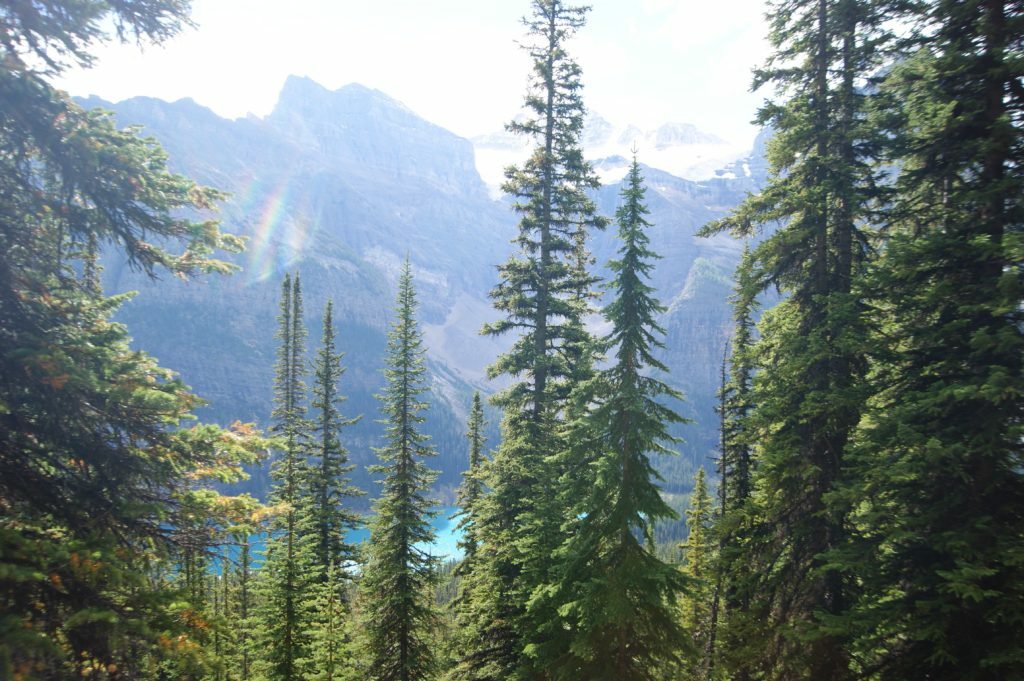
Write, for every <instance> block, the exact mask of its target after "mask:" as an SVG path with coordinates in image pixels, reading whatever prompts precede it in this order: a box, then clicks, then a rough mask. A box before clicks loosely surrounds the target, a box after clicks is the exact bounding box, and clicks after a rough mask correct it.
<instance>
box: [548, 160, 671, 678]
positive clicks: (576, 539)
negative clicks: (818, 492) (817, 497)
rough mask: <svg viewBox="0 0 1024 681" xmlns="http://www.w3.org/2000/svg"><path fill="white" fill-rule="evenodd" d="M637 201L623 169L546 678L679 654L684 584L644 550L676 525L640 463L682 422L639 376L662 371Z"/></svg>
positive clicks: (577, 442)
mask: <svg viewBox="0 0 1024 681" xmlns="http://www.w3.org/2000/svg"><path fill="white" fill-rule="evenodd" d="M644 191H645V190H644V187H643V184H642V177H641V174H640V166H639V164H638V163H637V162H636V160H635V159H634V161H633V165H632V167H631V169H630V174H629V181H628V184H627V186H626V187H625V188H624V189H623V197H622V198H623V203H622V205H621V207H620V208H619V210H618V211H617V212H616V219H617V221H618V224H619V238H620V239H621V241H622V245H621V247H620V249H619V255H620V257H619V259H617V260H613V261H611V262H610V263H609V267H610V269H611V270H612V272H614V274H615V277H614V279H613V281H612V282H610V286H609V288H610V289H611V290H612V291H613V292H614V293H615V297H614V299H613V300H612V302H611V303H610V304H609V305H608V307H607V308H606V309H605V317H606V318H607V319H608V321H609V322H610V323H611V326H612V330H611V332H610V336H609V338H608V339H607V345H608V346H609V347H612V348H614V357H615V363H614V365H613V366H612V367H610V368H608V369H606V370H604V371H602V372H601V374H600V377H599V379H598V381H599V386H598V387H597V388H596V389H594V390H593V391H592V393H591V395H592V402H593V404H592V406H591V408H590V410H589V412H588V413H587V414H586V415H585V416H583V417H581V420H582V423H579V424H576V425H575V426H574V427H573V429H572V433H573V437H572V439H573V440H574V442H573V443H572V444H571V445H570V446H574V447H579V448H583V449H594V448H596V451H595V452H593V453H592V454H591V455H590V459H589V465H590V467H592V469H593V472H592V474H584V475H586V477H587V479H589V480H592V481H593V484H592V486H591V487H590V489H589V490H588V491H587V493H586V494H584V495H581V496H580V497H579V498H578V499H577V500H576V503H575V504H574V505H573V506H572V508H571V511H572V512H571V514H570V517H571V520H570V521H569V523H567V529H568V539H567V540H566V541H565V543H564V546H563V547H562V549H561V550H560V552H559V558H560V565H559V573H558V576H559V579H558V581H557V582H556V583H554V584H553V585H552V587H551V588H550V589H549V590H550V591H551V592H553V593H554V596H553V599H552V600H553V601H554V602H555V603H556V604H557V605H558V612H559V613H560V615H561V616H562V617H563V618H564V619H563V623H562V626H561V629H562V631H563V632H565V633H564V634H562V636H564V637H568V641H567V642H566V644H565V645H560V644H559V643H558V642H557V641H549V642H548V644H547V645H546V646H544V647H543V648H541V647H539V646H538V650H539V652H541V653H544V654H545V655H546V657H542V658H541V661H542V662H543V663H544V664H546V665H547V666H548V669H549V670H550V671H551V672H552V675H553V676H555V677H556V678H563V679H580V678H586V679H595V680H596V679H608V680H611V679H616V680H618V681H629V680H630V679H655V678H661V676H662V675H663V674H664V673H665V670H666V669H668V668H672V667H677V666H678V665H679V663H680V662H681V659H680V656H681V654H683V653H685V652H686V651H687V650H688V647H689V646H688V640H687V638H686V636H685V634H684V632H683V631H682V629H681V628H680V624H679V613H678V606H677V603H678V600H679V597H680V595H681V594H682V593H683V591H684V589H685V587H686V580H685V578H684V577H683V575H682V574H681V573H680V572H679V571H678V570H677V569H676V568H675V567H674V566H672V565H669V564H666V563H664V562H662V561H661V560H660V559H659V558H658V557H657V556H655V555H654V549H653V524H654V523H655V522H657V521H659V520H663V519H672V518H675V517H676V514H675V512H674V511H673V510H672V509H671V508H670V507H669V506H668V505H667V504H666V503H665V501H664V500H663V499H662V497H661V494H660V491H659V489H658V486H657V482H658V481H660V480H661V476H660V475H659V474H658V473H657V471H656V470H655V468H654V466H653V465H652V462H651V457H650V454H651V453H655V454H668V453H669V451H668V450H667V449H666V447H665V443H668V442H673V441H674V439H673V438H672V437H670V436H669V434H668V431H667V426H668V424H670V423H680V422H683V419H682V418H681V417H680V416H679V415H678V414H676V413H675V412H674V411H673V410H672V409H670V408H669V407H667V406H665V405H664V404H662V403H661V402H660V401H659V400H660V399H663V398H666V397H667V398H675V399H679V398H681V395H680V394H679V393H678V392H677V391H675V390H674V389H672V388H670V387H669V386H668V385H667V384H665V383H664V382H662V381H660V380H658V379H657V378H655V377H653V376H650V375H649V373H650V371H652V370H654V371H666V368H665V366H664V365H663V364H662V363H661V362H660V361H659V360H657V359H656V358H655V357H654V356H653V354H652V353H653V351H654V349H655V348H657V347H660V346H661V341H660V340H659V339H658V337H657V336H658V335H661V334H663V333H664V331H663V330H662V329H661V327H660V326H658V324H657V322H656V321H655V316H656V315H657V314H659V313H661V312H663V311H664V308H663V307H662V306H661V305H660V304H659V303H658V301H657V300H656V299H655V298H654V297H653V292H654V291H653V288H652V287H651V286H650V285H648V284H647V283H646V281H645V279H647V278H648V277H649V276H650V271H651V268H652V263H651V260H652V259H653V258H656V257H657V256H656V255H655V254H654V253H653V252H652V251H651V250H650V248H649V246H648V243H649V241H648V237H647V235H646V234H645V231H644V230H645V228H647V227H649V226H650V224H649V223H648V222H647V220H646V218H645V217H644V216H645V215H646V214H647V212H648V211H647V208H646V206H645V205H644ZM567 475H570V476H571V475H580V472H578V471H569V472H568V473H567ZM547 655H550V657H547Z"/></svg>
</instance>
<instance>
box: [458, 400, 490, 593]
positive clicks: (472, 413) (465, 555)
mask: <svg viewBox="0 0 1024 681" xmlns="http://www.w3.org/2000/svg"><path fill="white" fill-rule="evenodd" d="M486 425H487V424H486V421H485V420H484V406H483V401H482V400H481V399H480V392H479V391H477V392H474V393H473V402H472V404H471V405H470V408H469V418H468V419H467V421H466V439H467V440H468V441H469V468H467V469H466V471H465V472H464V473H463V474H462V484H461V485H459V493H458V499H457V501H458V505H459V511H458V513H457V514H456V516H454V517H458V518H459V523H458V525H457V527H458V529H459V531H460V532H461V533H462V538H461V539H460V540H459V548H461V549H462V560H461V561H460V563H459V567H458V568H457V569H456V570H455V574H456V575H458V576H463V575H469V574H472V572H473V570H474V563H475V562H476V551H477V546H478V545H479V539H478V538H477V532H478V530H477V523H478V522H479V519H478V515H479V513H480V501H481V500H482V499H483V496H484V492H485V488H484V479H483V470H484V462H485V461H486V459H485V456H486V455H485V454H484V445H485V440H486V434H485V433H484V428H485V427H486ZM460 600H462V597H461V596H460Z"/></svg>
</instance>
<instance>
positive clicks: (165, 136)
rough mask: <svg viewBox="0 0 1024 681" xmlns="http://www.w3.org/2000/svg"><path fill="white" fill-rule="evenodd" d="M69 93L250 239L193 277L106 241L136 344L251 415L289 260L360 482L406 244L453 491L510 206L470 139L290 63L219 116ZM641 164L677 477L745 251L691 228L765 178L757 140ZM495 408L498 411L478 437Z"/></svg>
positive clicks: (224, 407) (263, 387)
mask: <svg viewBox="0 0 1024 681" xmlns="http://www.w3.org/2000/svg"><path fill="white" fill-rule="evenodd" d="M82 103H83V104H84V105H85V106H89V107H95V106H100V107H103V108H107V109H111V110H113V111H114V112H115V115H116V116H117V119H118V122H119V124H121V125H141V126H143V130H144V133H145V134H149V135H152V136H153V137H155V138H156V139H157V140H159V141H160V143H161V144H162V145H163V146H164V148H165V149H167V151H168V154H169V156H170V163H171V166H172V168H173V169H175V170H176V171H178V172H182V173H184V174H187V175H189V176H191V177H193V178H195V179H197V180H198V181H200V182H202V183H204V184H207V185H211V186H214V187H217V188H219V189H222V190H224V191H226V192H228V193H229V197H228V198H227V199H226V200H225V202H224V204H223V207H222V210H221V211H220V218H221V220H222V223H223V227H224V228H225V229H226V230H227V231H230V232H234V233H237V234H242V235H244V236H246V237H248V239H249V246H248V249H247V251H246V253H244V254H242V255H241V256H239V257H238V258H237V264H238V265H239V266H240V267H241V268H242V271H241V272H239V273H238V274H235V275H234V276H230V277H218V278H206V279H201V280H198V281H195V282H190V283H186V282H180V281H176V280H170V279H167V280H164V281H160V282H158V283H157V284H154V283H152V282H149V281H147V280H146V279H145V278H144V277H142V276H141V275H139V274H138V273H135V272H132V271H130V270H129V269H127V268H126V267H125V266H124V265H123V264H121V263H119V262H117V261H114V260H111V259H107V261H106V262H105V267H106V271H105V273H104V274H105V282H104V283H105V286H106V288H107V290H108V291H111V292H113V291H125V290H138V291H139V292H140V293H139V296H138V297H137V298H136V299H135V300H133V301H132V302H130V303H128V304H127V305H126V307H125V308H124V309H123V311H122V313H121V318H122V320H123V321H125V322H126V323H127V324H128V327H129V329H130V331H131V333H132V335H133V336H134V337H135V339H136V343H137V345H138V346H139V347H142V348H145V349H146V350H148V351H149V352H151V353H152V354H154V355H155V356H156V357H158V358H159V359H160V360H161V362H162V363H163V364H164V365H165V366H168V367H172V368H174V369H176V370H177V371H179V372H180V373H181V375H182V377H183V378H184V380H185V381H186V382H187V383H189V384H190V385H191V386H192V387H193V388H194V389H195V390H196V391H197V392H198V393H199V394H200V395H202V396H204V397H205V398H206V399H207V400H209V403H210V404H209V406H208V407H206V408H205V409H204V413H202V416H203V417H204V418H207V419H215V420H218V421H221V422H226V421H231V420H234V419H241V420H244V421H255V422H257V424H259V425H264V426H265V425H266V424H267V423H268V420H269V414H270V409H271V386H272V380H273V363H274V351H275V339H274V333H275V331H276V324H275V316H276V314H277V299H278V294H279V290H280V284H281V279H282V277H283V276H284V273H285V272H298V273H300V274H301V277H302V285H303V290H304V294H305V306H306V307H305V313H306V319H307V324H308V327H309V346H310V356H311V357H312V351H313V349H314V348H315V346H316V344H317V340H318V338H319V334H320V330H321V327H320V316H321V312H322V309H323V306H324V304H325V303H326V301H327V299H328V298H331V299H333V301H334V305H335V318H336V322H337V324H338V326H339V345H340V347H341V348H342V349H343V350H344V351H345V352H346V356H345V358H344V361H343V363H344V364H345V366H346V367H347V368H348V370H347V372H346V374H345V375H344V377H343V379H342V392H343V393H344V394H346V395H347V396H348V398H349V400H348V402H347V403H346V404H345V406H344V411H345V413H347V414H349V415H354V414H363V415H364V418H363V419H362V421H361V422H360V423H359V424H358V425H357V426H355V427H353V428H352V429H350V432H349V433H348V434H347V436H346V443H347V446H348V448H349V450H350V454H351V458H352V460H353V462H355V463H356V464H357V466H358V467H357V470H356V479H357V482H358V483H359V484H361V485H363V486H364V487H367V488H369V487H371V486H372V479H371V477H370V476H369V474H367V473H366V471H365V465H366V464H368V463H371V462H372V461H373V459H374V455H373V453H372V449H371V447H372V446H374V445H376V444H378V438H379V436H380V433H381V431H382V427H381V426H380V425H379V424H378V423H376V419H377V418H378V411H377V404H376V401H375V399H374V398H373V395H374V393H375V392H376V391H378V390H379V389H380V387H381V385H382V383H383V381H382V376H381V373H380V368H381V359H382V355H383V350H384V335H385V333H386V329H387V324H388V320H389V316H390V309H391V305H392V300H393V295H394V284H395V282H396V280H397V273H398V268H399V265H400V263H401V261H402V260H403V259H404V258H405V257H409V258H410V260H411V263H412V266H413V272H414V277H415V281H416V285H417V289H418V294H419V300H420V302H421V314H420V317H421V321H422V323H423V326H424V332H425V336H426V342H427V345H428V346H429V353H428V357H429V366H430V369H431V373H432V380H433V386H432V398H433V399H432V402H433V405H432V409H431V412H430V415H429V418H428V424H427V430H428V431H429V432H430V433H431V434H432V435H433V438H434V443H435V444H436V445H437V449H438V456H437V458H436V459H435V460H434V461H433V463H432V465H433V467H434V468H437V469H439V470H440V471H441V475H440V477H439V481H438V490H439V495H440V496H441V498H443V499H449V500H450V498H451V493H452V491H453V489H454V487H455V486H456V485H457V484H458V482H459V479H460V476H459V474H460V472H461V471H462V470H463V469H464V468H465V465H466V448H465V443H464V438H463V436H462V433H463V431H464V417H465V413H466V409H467V406H468V402H469V396H470V394H471V392H472V390H473V389H475V388H479V389H481V390H483V391H485V392H491V391H493V390H494V389H495V387H496V386H495V385H493V384H492V383H490V382H488V381H487V380H486V376H485V367H486V366H487V365H488V364H489V363H490V362H491V361H493V359H494V357H495V356H496V355H497V354H498V353H499V352H500V351H501V350H502V348H503V347H505V346H506V345H507V344H508V343H509V342H510V341H511V339H498V340H495V339H490V338H484V337H482V336H480V335H479V333H478V332H479V329H480V327H481V325H482V324H483V322H485V321H487V320H490V319H494V318H495V317H496V313H495V312H494V311H493V310H492V309H491V307H490V305H489V303H488V300H487V292H488V291H489V290H490V289H491V287H492V286H493V285H494V284H495V283H496V279H497V272H496V267H495V266H496V265H497V264H499V263H501V262H503V261H504V260H505V259H506V257H507V256H508V253H509V252H510V250H511V249H512V246H511V244H510V239H511V238H512V236H513V234H514V231H515V223H516V218H515V216H514V215H513V213H512V211H511V210H510V209H509V207H508V205H507V203H505V202H504V201H503V200H501V199H495V198H494V193H493V188H489V187H488V185H487V184H486V183H485V182H484V180H483V179H481V175H480V173H479V172H478V161H479V150H474V146H473V144H472V143H471V142H470V141H468V140H466V139H463V138H461V137H458V136H457V135H454V134H453V133H451V132H448V131H446V130H444V129H442V128H440V127H438V126H435V125H432V124H431V123H428V122H427V121H424V120H423V119H421V118H420V117H418V116H417V115H416V114H415V113H413V112H411V111H409V110H408V109H407V108H406V107H404V106H403V105H402V104H400V103H399V102H396V101H395V100H393V99H391V98H389V97H388V96H386V95H385V94H383V93H381V92H379V91H376V90H372V89H369V88H365V87H362V86H359V85H350V86H346V87H343V88H341V89H339V90H336V91H328V90H326V89H324V88H322V87H321V86H319V85H317V84H316V83H314V82H312V81H310V80H308V79H304V78H295V77H293V78H290V79H289V80H288V81H287V83H286V85H285V87H284V89H283V90H282V92H281V96H280V99H279V102H278V104H277V106H276V108H275V109H274V111H273V112H272V113H271V114H270V115H269V116H267V117H266V118H254V117H250V118H245V119H239V120H226V119H222V118H220V117H218V116H216V115H215V114H214V113H212V112H211V111H209V110H208V109H205V108H203V107H201V106H199V105H197V104H196V103H195V102H193V101H191V100H181V101H178V102H174V103H167V102H163V101H159V100H154V99H148V98H135V99H130V100H126V101H123V102H120V103H117V104H111V103H107V102H103V101H100V100H98V99H94V98H90V99H85V100H82ZM606 132H607V135H614V134H615V130H610V131H606ZM663 133H664V135H665V136H666V137H665V138H666V139H667V140H669V141H668V142H666V144H670V145H674V146H675V147H678V146H679V145H685V144H687V142H686V141H685V140H686V139H691V138H692V139H693V140H694V141H693V143H694V144H705V143H707V140H706V139H704V138H701V137H700V135H702V134H703V133H700V132H699V131H696V130H691V129H686V128H678V127H676V128H673V129H672V130H669V131H663ZM591 134H594V135H601V134H604V133H602V132H601V131H599V130H598V131H596V132H592V133H591ZM681 140H682V141H681ZM475 153H476V154H477V157H476V158H475ZM646 175H647V183H648V186H649V191H648V199H649V202H650V207H651V221H652V222H653V223H654V224H655V227H654V229H653V231H652V234H651V239H652V245H653V247H654V249H655V250H656V251H658V252H659V253H661V254H662V256H664V259H663V260H661V261H659V264H658V267H657V269H656V273H655V284H656V286H657V287H658V290H659V292H660V295H661V298H662V301H663V302H664V303H665V304H666V305H668V306H669V310H668V312H667V313H666V315H665V319H664V320H663V321H664V325H665V327H666V329H667V330H668V338H667V344H666V349H665V353H664V356H665V359H666V361H667V362H668V364H669V366H670V368H671V370H672V372H671V377H670V379H671V380H672V382H673V383H675V384H676V385H678V386H679V387H681V388H682V389H683V390H684V391H685V392H686V393H687V398H688V401H687V404H686V406H685V407H684V409H683V411H684V412H685V413H686V414H687V415H688V416H689V417H690V418H692V419H694V423H693V424H691V425H688V426H685V427H683V428H682V429H681V430H680V434H681V435H683V437H685V438H686V443H685V444H684V445H683V446H682V447H681V448H680V450H681V453H682V456H680V457H679V458H678V459H676V460H675V461H673V462H671V463H669V464H667V465H666V466H665V470H664V472H665V473H666V476H667V478H668V488H669V490H670V491H674V492H680V491H683V490H685V489H687V488H688V487H689V485H690V474H691V473H692V471H693V469H694V467H695V465H699V464H701V463H704V464H706V465H707V464H708V463H709V461H710V457H712V456H713V455H714V443H715V427H716V426H715V423H716V421H715V416H714V413H713V409H712V407H713V403H714V391H715V389H716V386H717V374H718V370H719V369H718V367H719V363H720V361H721V353H722V348H723V342H724V339H725V336H726V334H727V333H728V327H729V311H728V306H727V302H726V299H727V297H728V295H729V293H730V286H731V284H730V277H731V272H732V269H733V267H734V266H735V263H736V261H737V258H738V254H739V252H740V250H741V247H740V245H739V244H737V243H736V242H734V241H733V240H731V239H729V238H727V237H719V238H715V239H698V238H696V237H695V236H694V234H695V232H696V230H697V229H699V228H700V227H701V226H702V225H703V224H704V223H705V222H707V221H708V220H711V219H714V218H717V217H719V216H721V215H723V214H724V213H725V212H726V211H727V210H729V209H730V208H731V207H732V206H734V205H735V204H736V203H737V202H738V201H740V200H741V199H742V198H743V196H744V195H745V193H746V192H748V191H753V190H755V189H756V188H757V187H758V186H759V184H760V182H761V181H763V162H762V161H761V160H760V156H759V155H758V154H756V153H755V154H754V155H753V156H751V157H750V158H737V159H736V160H734V161H733V162H732V164H731V165H730V166H729V167H728V168H726V169H724V170H723V171H722V172H720V173H718V174H717V175H713V176H711V177H708V178H706V179H703V180H700V181H694V180H688V179H684V178H682V177H679V176H676V175H673V174H670V173H669V172H665V171H663V170H655V169H654V168H647V169H646ZM618 194H619V186H618V185H617V184H614V183H612V184H608V185H606V186H604V187H603V188H602V189H601V190H600V192H598V194H597V197H596V199H597V201H598V205H599V207H600V209H601V211H602V212H603V213H605V214H607V215H611V214H612V213H613V212H614V210H615V207H616V205H617V202H618ZM615 248H616V244H615V239H614V229H609V230H608V232H606V233H604V234H600V235H597V237H596V238H595V240H594V242H593V252H594V255H595V258H596V259H597V262H598V263H605V262H606V261H607V260H608V258H609V257H611V256H613V255H614V250H615ZM602 271H604V270H603V268H602ZM497 420H498V415H497V414H492V418H491V421H492V425H491V435H492V438H491V440H492V444H494V443H495V442H496V441H497V425H496V423H497ZM266 484H267V479H266V472H265V470H257V471H254V476H253V479H252V480H251V481H250V483H249V484H248V489H249V490H250V491H254V492H257V493H260V492H262V491H263V490H264V489H265V488H266Z"/></svg>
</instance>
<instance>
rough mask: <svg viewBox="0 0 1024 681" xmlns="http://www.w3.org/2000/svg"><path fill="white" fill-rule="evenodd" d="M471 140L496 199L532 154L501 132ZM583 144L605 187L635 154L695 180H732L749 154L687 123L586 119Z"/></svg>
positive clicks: (647, 162)
mask: <svg viewBox="0 0 1024 681" xmlns="http://www.w3.org/2000/svg"><path fill="white" fill-rule="evenodd" d="M470 141H471V142H472V143H473V149H474V152H475V158H476V168H477V171H478V172H479V173H480V176H481V177H482V178H483V179H484V182H486V183H487V185H488V187H489V188H490V191H491V195H492V196H494V197H498V196H500V195H501V190H500V186H501V183H502V182H503V181H504V179H505V169H506V168H507V167H508V166H510V165H517V164H520V163H522V162H523V161H524V160H526V158H527V157H528V156H529V154H530V152H531V144H530V142H529V140H527V139H526V138H524V137H522V136H518V135H514V134H512V133H510V132H508V131H503V132H496V133H490V134H487V135H479V136H477V137H474V138H472V139H471V140H470ZM582 141H583V149H584V152H585V153H586V156H587V158H588V159H590V160H591V161H592V162H593V163H594V169H595V170H596V171H597V174H598V177H599V178H600V179H601V183H602V184H605V185H608V184H615V183H616V182H619V181H620V180H622V178H623V177H625V175H626V172H627V170H628V169H629V163H630V161H631V160H632V157H633V151H634V150H635V151H636V153H637V155H638V157H639V159H640V161H641V162H642V163H643V164H644V165H647V166H650V167H652V168H657V169H659V170H664V171H665V172H667V173H671V174H672V175H675V176H676V177H681V178H683V179H687V180H694V181H701V180H707V179H710V178H713V177H736V175H735V169H734V166H735V165H736V163H737V161H740V160H742V159H744V157H746V156H747V154H749V153H750V149H749V146H744V145H738V144H735V143H732V142H727V141H726V140H723V139H721V138H720V137H716V136H715V135H712V134H710V133H706V132H704V131H702V130H699V129H698V128H697V127H695V126H693V125H690V124H689V123H665V124H663V125H660V126H658V127H656V128H653V129H646V130H645V129H642V128H640V127H639V126H636V125H630V124H627V125H615V124H613V123H611V122H609V121H607V120H605V119H604V118H602V117H601V116H599V115H597V114H590V115H589V116H588V117H587V121H586V125H585V127H584V131H583V136H582ZM740 169H741V171H742V170H743V167H742V166H740ZM748 174H749V173H748Z"/></svg>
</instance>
